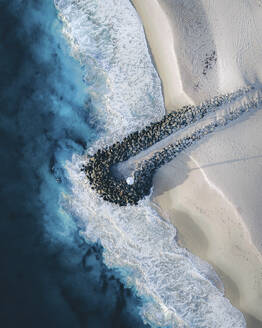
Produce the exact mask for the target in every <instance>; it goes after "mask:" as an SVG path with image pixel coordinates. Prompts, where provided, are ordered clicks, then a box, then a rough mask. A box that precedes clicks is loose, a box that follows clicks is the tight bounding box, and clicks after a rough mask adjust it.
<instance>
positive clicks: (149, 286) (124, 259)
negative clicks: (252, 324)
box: [64, 156, 245, 328]
mask: <svg viewBox="0 0 262 328" xmlns="http://www.w3.org/2000/svg"><path fill="white" fill-rule="evenodd" d="M84 162H85V161H84V159H83V158H80V157H77V156H75V157H74V158H73V160H72V162H68V163H67V171H68V175H69V179H70V181H71V182H72V195H68V196H67V197H66V198H65V199H64V207H65V208H66V210H67V211H71V212H72V213H73V214H74V215H75V216H77V217H78V218H79V219H80V220H81V222H83V223H84V226H85V229H84V230H83V235H84V237H85V238H86V239H87V240H88V241H92V242H96V241H99V242H100V243H101V244H102V246H103V247H104V261H105V263H106V264H107V266H109V267H112V268H118V269H121V272H122V274H123V276H124V279H125V281H126V283H127V284H128V285H129V286H134V287H135V288H136V291H137V293H138V295H140V296H141V297H143V299H144V300H145V301H144V304H143V307H142V310H141V312H142V315H143V318H144V320H145V322H148V323H150V324H151V325H152V326H153V327H154V326H156V327H159V326H160V327H166V326H169V327H198V328H200V327H203V328H204V327H212V328H216V327H221V328H222V327H223V328H226V327H236V328H240V327H245V321H244V319H243V316H242V314H241V313H240V312H239V311H238V310H236V309H235V308H234V307H233V306H232V305H231V304H230V303H229V301H228V300H227V299H226V298H225V297H224V296H223V291H221V290H220V289H219V288H218V287H219V286H221V282H220V280H219V278H218V277H217V275H216V274H215V272H214V271H213V270H212V268H211V267H210V266H209V265H208V264H207V263H204V262H202V261H200V260H199V259H198V258H196V257H194V256H193V255H191V254H190V253H189V252H187V251H186V250H185V249H183V248H180V247H179V246H178V245H177V243H176V240H175V236H176V230H175V228H174V227H173V226H172V225H171V224H169V223H167V222H165V221H164V220H162V219H161V218H160V217H159V216H158V215H157V213H156V212H155V211H154V210H153V209H152V208H151V207H150V203H149V199H144V200H143V201H141V202H140V203H139V205H138V206H136V207H133V206H127V207H119V206H118V205H113V204H111V203H108V202H104V201H103V200H102V199H100V198H99V197H98V196H97V194H96V192H95V191H92V190H91V189H90V187H89V184H88V182H87V179H86V178H85V175H84V173H83V172H81V170H80V168H81V165H82V164H84Z"/></svg>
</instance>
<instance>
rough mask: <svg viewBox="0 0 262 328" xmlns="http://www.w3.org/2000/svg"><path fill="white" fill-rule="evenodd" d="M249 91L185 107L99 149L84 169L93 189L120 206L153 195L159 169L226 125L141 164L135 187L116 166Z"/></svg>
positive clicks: (193, 136) (209, 129)
mask: <svg viewBox="0 0 262 328" xmlns="http://www.w3.org/2000/svg"><path fill="white" fill-rule="evenodd" d="M246 91H248V90H247V89H245V90H243V89H242V90H238V91H237V92H235V93H231V94H228V95H224V96H219V97H215V98H213V99H212V100H210V101H208V102H206V103H203V104H201V105H200V106H185V107H183V108H182V109H181V110H180V111H174V112H172V113H170V114H168V115H165V116H164V117H163V119H162V120H161V121H159V122H155V123H151V124H150V125H148V126H147V127H145V128H144V129H142V130H141V131H136V132H133V133H131V134H129V135H128V136H127V137H125V138H124V139H123V140H122V141H121V142H116V143H114V144H113V145H111V146H107V147H105V148H103V149H99V150H98V151H97V153H96V154H95V155H94V156H92V157H91V158H89V160H88V162H87V164H86V165H85V166H84V167H83V170H84V171H85V173H86V176H87V178H88V180H89V182H90V185H91V188H92V189H95V190H96V191H97V193H98V194H99V195H100V196H101V197H102V198H103V199H104V200H106V201H109V202H112V203H115V204H118V205H120V206H126V205H127V204H130V205H136V204H137V203H138V201H139V200H140V199H142V198H143V197H144V196H146V195H149V193H150V189H151V187H152V179H153V175H154V172H155V171H156V169H158V168H159V167H160V166H162V165H163V164H165V163H167V162H169V161H170V160H172V159H173V158H174V157H175V156H176V155H177V154H178V153H180V152H181V151H182V150H184V149H186V148H187V147H189V146H190V145H192V143H194V142H195V141H196V140H199V139H200V138H201V137H202V136H204V135H206V134H207V133H210V132H212V131H213V130H214V128H216V127H217V126H219V125H223V124H225V122H224V121H223V122H213V123H210V124H208V125H207V126H205V127H204V128H202V129H199V130H196V131H195V132H194V133H192V134H191V135H190V136H186V137H184V138H182V139H180V140H177V141H176V142H175V143H174V144H172V145H169V146H167V147H165V148H163V149H162V150H161V151H159V152H155V153H154V154H153V156H152V157H151V158H150V159H149V160H145V161H143V162H141V163H140V165H139V167H138V168H137V169H136V170H135V172H134V183H133V184H128V183H127V182H126V180H125V179H124V178H119V177H116V176H115V175H114V174H113V172H112V170H111V168H112V166H113V165H114V164H117V163H118V162H122V161H126V160H128V159H129V158H130V157H132V156H134V155H136V154H138V153H139V152H141V151H142V150H145V149H147V148H148V147H151V146H152V145H153V144H155V143H156V142H159V141H160V140H162V139H163V138H165V137H167V136H169V135H170V134H172V133H174V132H175V131H177V130H178V129H181V128H184V127H186V126H187V125H189V124H192V123H194V122H196V121H198V120H200V119H201V118H203V117H204V116H206V115H207V114H208V113H210V112H213V111H215V110H216V109H217V107H218V106H221V105H222V104H223V103H228V102H230V101H232V100H234V99H235V98H236V97H238V96H240V95H242V94H243V93H244V92H246ZM232 115H233V113H232ZM231 119H232V118H231ZM229 120H230V117H229Z"/></svg>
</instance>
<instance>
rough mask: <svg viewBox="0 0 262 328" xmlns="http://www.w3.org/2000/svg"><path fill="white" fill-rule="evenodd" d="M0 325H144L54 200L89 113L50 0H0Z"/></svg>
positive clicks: (89, 137) (89, 138)
mask: <svg viewBox="0 0 262 328" xmlns="http://www.w3.org/2000/svg"><path fill="white" fill-rule="evenodd" d="M0 24H1V27H0V92H1V95H0V106H1V111H0V113H1V114H0V116H1V119H0V143H1V147H0V163H1V166H0V198H1V217H0V254H1V255H0V261H1V266H0V326H1V327H5V328H8V327H38V328H39V327H70V328H74V327H90V328H99V327H103V328H106V327H117V328H118V327H144V325H143V323H142V320H141V318H140V316H139V314H138V312H139V305H140V300H139V299H138V298H137V297H136V296H135V295H134V293H133V291H132V290H130V289H127V288H125V287H124V285H123V284H122V283H121V281H120V279H119V277H118V275H117V273H116V272H113V271H112V270H108V269H107V268H106V267H105V265H104V264H103V261H102V253H103V250H102V249H101V247H100V246H99V245H97V244H96V245H88V244H87V243H86V242H85V241H84V240H82V239H81V238H80V237H79V227H78V226H77V224H76V222H75V220H74V218H72V217H70V216H68V215H67V214H65V213H64V212H63V211H62V210H61V205H60V203H59V199H60V195H61V193H62V192H70V191H69V187H70V186H69V183H68V181H67V179H66V176H65V172H64V168H63V165H64V163H65V161H66V160H67V159H70V158H71V156H72V154H73V153H79V154H82V153H83V152H84V151H85V149H86V148H87V147H88V146H89V145H90V144H91V143H92V142H93V141H94V140H95V139H96V137H97V134H98V126H99V129H101V128H102V126H101V123H99V117H97V116H96V111H95V108H93V106H92V103H91V100H90V99H89V98H88V96H87V95H86V93H85V92H84V89H85V84H84V82H83V81H82V71H81V67H80V65H79V63H78V62H77V61H76V60H74V59H73V58H72V57H71V56H70V49H69V47H68V45H67V42H66V40H65V39H64V38H63V36H62V34H61V23H60V22H59V20H58V19H57V13H56V10H55V8H54V5H53V1H52V0H42V1H40V0H39V1H37V0H6V1H5V0H0Z"/></svg>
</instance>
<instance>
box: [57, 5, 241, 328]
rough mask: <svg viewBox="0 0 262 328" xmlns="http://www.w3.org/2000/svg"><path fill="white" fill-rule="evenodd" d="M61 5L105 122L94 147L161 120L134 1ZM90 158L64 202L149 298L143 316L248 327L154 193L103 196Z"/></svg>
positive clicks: (107, 258) (168, 323)
mask: <svg viewBox="0 0 262 328" xmlns="http://www.w3.org/2000/svg"><path fill="white" fill-rule="evenodd" d="M55 5H56V8H57V10H58V13H59V16H60V18H61V20H62V21H63V22H64V30H63V32H64V34H65V35H66V37H67V38H68V40H69V42H70V44H71V45H72V54H73V55H74V56H75V57H76V58H78V60H79V61H80V62H81V64H82V65H83V67H84V70H85V76H84V79H85V81H86V86H87V93H88V94H89V96H90V99H91V101H92V105H93V107H94V108H95V110H96V112H97V116H98V117H99V119H100V120H101V121H102V122H103V124H102V126H103V129H101V132H100V138H99V140H98V142H96V143H95V144H93V146H92V148H91V149H89V150H88V151H89V152H90V153H92V152H94V151H95V150H96V149H97V148H98V147H101V146H103V145H105V144H107V143H112V142H115V141H117V140H118V139H120V138H122V137H123V136H125V135H127V134H129V133H130V132H132V131H134V130H137V129H139V128H142V127H144V126H145V125H147V124H148V123H150V122H152V121H157V120H159V119H160V118H161V117H162V115H163V114H164V106H163V97H162V94H161V83H160V80H159V77H158V75H157V73H156V71H155V69H154V66H153V65H152V62H151V59H150V56H149V52H148V48H147V44H146V40H145V36H144V32H143V28H142V25H141V23H140V21H139V18H138V16H137V14H136V11H135V9H134V8H133V7H132V5H131V3H130V2H129V1H128V0H104V1H97V0H78V1H73V0H55ZM84 163H85V156H82V157H81V156H78V155H75V156H73V158H72V161H70V162H67V164H66V169H67V174H68V178H69V181H70V182H71V186H72V187H71V190H72V192H71V194H66V195H65V194H64V195H63V196H62V199H61V202H62V204H63V208H64V209H65V210H66V211H67V212H69V213H72V214H73V215H74V216H76V217H77V219H78V220H79V224H80V226H81V229H82V232H81V234H82V235H83V237H84V238H85V239H86V240H87V241H88V242H97V241H99V242H100V243H101V245H102V246H103V248H104V253H103V256H104V262H105V263H106V265H107V266H108V267H110V268H115V269H117V270H119V272H120V273H121V275H122V277H123V280H124V281H125V283H126V284H127V286H129V287H133V288H134V289H135V291H136V293H137V294H138V295H139V296H140V297H141V298H142V299H143V306H142V308H141V315H142V317H143V320H144V321H145V322H146V323H149V324H150V325H151V326H152V327H159V326H160V327H183V328H185V327H198V328H200V327H202V328H204V327H212V328H218V327H221V328H222V327H223V328H227V327H228V328H229V327H230V328H231V327H232V328H233V327H235V328H241V327H245V321H244V318H243V315H242V313H241V312H239V311H238V310H237V309H235V308H234V307H233V306H232V305H231V304H230V302H229V301H228V300H227V299H226V298H225V297H224V296H223V287H222V283H221V281H220V280H219V278H218V276H217V275H216V273H215V272H214V271H213V269H212V268H211V266H209V265H208V264H207V263H205V262H203V261H201V260H200V259H198V258H197V257H195V256H193V255H192V254H190V253H189V252H188V251H186V250H185V249H183V248H181V247H179V246H178V245H177V243H176V240H175V237H176V230H175V228H174V227H173V226H172V225H171V224H169V223H167V222H165V221H164V220H162V218H161V217H159V215H158V214H157V213H156V212H155V211H154V210H153V209H152V208H151V207H150V200H149V198H146V199H144V200H142V201H141V202H139V205H138V206H136V207H131V206H126V207H124V208H120V207H118V206H117V205H113V204H110V203H106V202H104V201H103V200H101V199H100V198H99V197H98V196H97V194H96V193H95V191H92V190H91V189H90V187H89V184H88V181H87V179H86V177H85V175H84V173H83V172H81V167H82V165H83V164H84Z"/></svg>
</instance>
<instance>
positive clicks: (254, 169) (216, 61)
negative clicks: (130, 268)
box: [132, 0, 262, 328]
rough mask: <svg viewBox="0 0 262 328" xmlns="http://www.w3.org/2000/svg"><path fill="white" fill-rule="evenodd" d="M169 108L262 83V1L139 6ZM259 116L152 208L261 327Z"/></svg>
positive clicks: (159, 185) (173, 169) (159, 187)
mask: <svg viewBox="0 0 262 328" xmlns="http://www.w3.org/2000/svg"><path fill="white" fill-rule="evenodd" d="M132 2H133V4H134V6H135V8H136V9H137V12H138V14H139V15H140V17H141V20H142V22H143V25H144V29H145V33H146V37H147V40H148V44H149V47H150V49H151V52H152V57H153V60H154V63H155V65H156V67H157V69H158V73H159V76H160V78H161V81H162V87H163V94H164V99H165V106H166V110H167V111H170V110H174V109H177V108H179V107H180V106H181V105H184V104H199V103H200V102H201V101H203V100H205V99H208V98H210V97H213V96H215V95H217V94H221V93H227V92H231V91H234V90H236V89H238V88H241V87H245V86H248V85H251V84H252V85H254V86H255V88H257V89H261V87H262V84H261V81H262V65H261V63H262V43H261V40H262V5H261V2H260V1H252V2H250V1H247V0H232V1H226V0H221V1H207V0H202V1H198V0H195V1H192V0H185V1H176V0H144V1H139V0H133V1H132ZM261 126H262V113H261V111H257V112H254V113H252V114H245V115H244V116H243V117H242V118H241V119H240V120H238V121H235V122H233V123H232V124H230V125H229V126H228V127H227V128H225V129H220V130H219V131H217V132H215V133H213V134H212V135H210V136H208V137H206V138H205V139H204V140H203V141H201V142H200V143H199V144H197V145H195V146H194V147H192V148H191V149H189V150H188V151H187V152H186V153H184V155H182V156H179V157H178V158H177V159H174V160H173V161H172V162H171V163H170V164H168V165H166V166H165V167H163V168H161V169H160V170H159V171H158V173H157V174H156V176H155V183H154V195H153V203H154V205H155V206H156V207H157V208H158V211H159V212H160V213H161V214H162V215H163V216H164V218H166V219H167V220H171V221H172V222H173V223H174V225H175V226H176V227H177V229H178V239H179V242H180V243H181V245H182V246H184V247H186V248H188V249H189V250H190V251H191V252H192V253H194V254H196V255H198V256H199V257H201V258H202V259H204V260H207V261H208V262H209V263H211V264H212V265H213V266H214V268H215V269H216V271H217V273H218V274H219V275H220V277H221V279H222V281H223V283H224V287H225V295H226V296H227V297H228V298H229V299H230V301H231V302H232V304H233V305H235V306H236V307H238V308H239V309H240V310H241V311H242V312H243V313H244V314H245V316H246V321H247V326H248V328H258V327H262V311H261V308H262V258H261V252H262V237H261V236H262V218H261V216H262V214H261V213H262V129H261Z"/></svg>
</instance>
